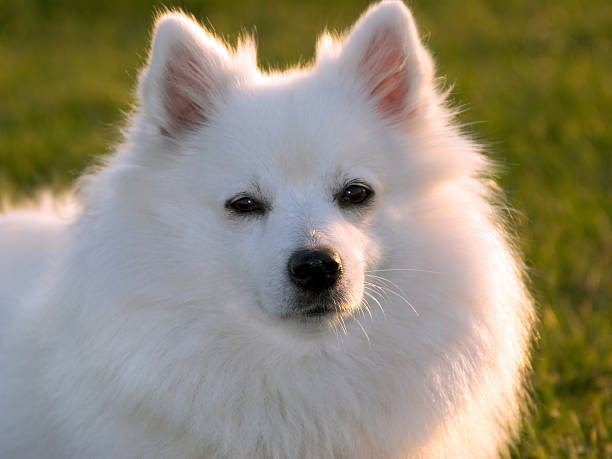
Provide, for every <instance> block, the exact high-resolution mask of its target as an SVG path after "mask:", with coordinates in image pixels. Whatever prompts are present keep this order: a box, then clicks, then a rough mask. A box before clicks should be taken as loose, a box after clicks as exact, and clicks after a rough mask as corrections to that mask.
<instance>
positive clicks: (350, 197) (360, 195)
mask: <svg viewBox="0 0 612 459" xmlns="http://www.w3.org/2000/svg"><path fill="white" fill-rule="evenodd" d="M371 195H372V190H370V189H369V188H368V187H366V186H364V185H359V184H355V183H353V184H352V185H349V186H347V187H346V188H345V189H344V190H342V192H341V193H340V194H339V195H338V203H339V204H340V205H341V206H350V205H352V204H364V203H365V202H366V201H368V199H369V198H370V196H371Z"/></svg>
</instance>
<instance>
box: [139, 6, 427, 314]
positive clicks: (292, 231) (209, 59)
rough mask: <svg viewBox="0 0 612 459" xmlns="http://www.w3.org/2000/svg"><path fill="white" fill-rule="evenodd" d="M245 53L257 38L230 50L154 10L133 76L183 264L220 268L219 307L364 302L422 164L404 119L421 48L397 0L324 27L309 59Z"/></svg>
mask: <svg viewBox="0 0 612 459" xmlns="http://www.w3.org/2000/svg"><path fill="white" fill-rule="evenodd" d="M255 62H256V58H255V54H254V50H253V49H252V45H250V44H248V43H247V44H243V45H242V46H241V47H240V49H239V51H237V52H235V53H231V52H230V51H228V50H227V49H226V48H225V47H224V46H223V45H222V44H220V43H219V42H218V41H217V40H216V39H215V38H214V37H212V36H211V35H209V34H208V33H206V31H204V30H203V29H202V28H200V27H199V26H198V25H197V24H195V23H194V22H193V21H191V20H189V19H188V18H186V17H184V16H181V15H175V14H170V15H165V16H163V17H162V18H161V19H160V21H159V22H158V25H157V29H156V34H155V39H154V44H153V49H152V53H151V58H150V61H149V65H148V67H147V69H145V71H144V72H143V76H142V79H141V87H140V93H141V101H142V104H143V115H142V118H141V122H142V123H143V126H144V129H142V130H141V132H140V135H141V136H144V135H146V136H148V138H149V140H148V142H149V144H151V142H154V144H155V147H153V149H155V150H162V151H163V152H164V153H163V154H162V155H161V157H160V158H159V160H158V161H153V162H154V163H156V166H155V167H157V168H158V174H152V176H153V177H155V179H154V180H157V182H156V184H155V185H154V186H155V187H159V189H160V192H159V196H161V198H160V199H162V200H163V201H164V202H165V203H166V205H164V204H162V203H159V202H156V203H155V205H156V206H157V210H156V212H160V213H163V212H164V208H165V209H167V211H168V213H169V214H168V215H167V216H166V217H165V218H164V219H163V220H165V221H169V220H172V221H173V222H174V224H173V225H171V229H170V230H168V232H169V233H171V239H172V240H173V248H172V250H173V253H174V254H175V255H174V256H177V255H176V253H177V252H179V253H181V255H180V257H181V259H182V260H183V264H184V265H185V273H189V274H186V275H188V276H195V277H196V278H197V276H198V275H201V276H202V277H203V278H206V277H208V280H207V281H206V282H203V284H205V285H207V286H208V287H210V280H211V279H213V280H215V281H217V282H221V283H222V285H220V286H219V287H220V290H222V291H223V292H224V294H223V295H224V298H223V299H224V300H225V301H224V303H226V304H228V305H229V307H236V308H238V309H244V308H247V309H250V312H251V313H253V314H263V315H264V316H268V317H273V318H283V319H287V320H291V319H298V320H300V321H310V322H316V323H327V322H328V321H330V320H331V321H334V320H336V319H338V318H342V317H343V316H346V315H350V314H353V313H355V311H359V310H362V308H367V307H368V301H367V284H368V282H367V272H368V270H372V269H374V267H375V266H376V264H377V262H378V260H379V258H380V257H381V253H382V247H386V248H387V249H388V248H389V247H390V246H392V243H391V242H390V241H389V240H386V238H387V234H386V233H385V225H384V224H381V222H383V221H384V220H385V219H388V218H393V213H394V211H396V210H397V208H398V206H401V205H403V204H405V201H406V200H405V197H402V196H400V195H401V192H400V191H399V190H403V189H405V187H404V186H403V183H402V182H404V181H406V180H410V173H411V172H410V171H411V168H412V169H414V168H415V167H418V166H415V165H416V164H417V163H416V162H412V163H411V162H410V158H407V157H406V154H405V152H406V151H407V150H410V149H414V148H416V147H415V142H416V141H415V140H414V138H415V136H413V135H411V134H410V133H409V132H407V128H406V126H408V125H409V124H410V123H411V119H412V118H414V117H417V116H422V115H420V114H419V113H418V112H419V111H420V110H421V109H422V105H423V101H422V93H426V92H427V90H428V87H429V85H430V84H431V72H432V70H431V63H430V60H429V57H428V55H427V54H426V52H425V51H424V49H423V48H422V46H421V45H420V43H419V40H418V38H417V34H416V30H415V27H414V24H413V22H412V18H411V17H410V14H409V12H408V11H407V9H406V8H405V7H403V5H401V4H399V3H389V4H386V5H385V6H384V7H378V8H374V9H372V10H371V11H370V12H368V13H367V14H366V15H365V16H364V18H362V20H361V21H360V22H359V23H358V24H357V25H356V26H355V28H354V30H353V31H352V32H351V33H350V35H349V36H348V37H347V38H346V39H343V40H334V39H332V38H331V37H329V36H324V37H323V38H322V39H321V40H320V42H319V45H318V49H317V62H316V63H315V65H314V66H313V67H312V68H310V69H306V70H302V69H298V70H294V71H292V72H290V73H287V74H283V75H274V74H272V75H263V74H261V73H260V72H259V71H258V70H257V67H256V64H255ZM424 88H425V89H424ZM151 139H153V140H151ZM395 170H402V171H408V172H406V173H399V174H398V173H396V172H395ZM412 172H413V173H414V175H415V176H419V175H422V171H418V170H417V171H412ZM170 214H171V215H170ZM198 273H199V274H198ZM207 273H208V274H207Z"/></svg>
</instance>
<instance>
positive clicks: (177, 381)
mask: <svg viewBox="0 0 612 459" xmlns="http://www.w3.org/2000/svg"><path fill="white" fill-rule="evenodd" d="M139 102H140V104H139V108H138V109H137V110H136V111H135V113H134V114H133V117H132V119H131V121H130V123H129V127H128V129H127V130H126V135H125V141H124V143H123V145H122V146H121V147H120V148H119V149H118V151H117V152H116V154H114V155H113V156H112V157H111V158H110V159H109V160H108V162H107V164H106V165H105V166H104V167H102V168H100V169H99V170H98V171H96V172H95V173H93V174H91V175H89V176H87V177H85V178H84V179H82V181H81V183H80V192H79V198H78V199H79V202H80V203H81V204H80V205H81V206H82V210H81V212H79V214H78V215H77V216H76V217H75V218H74V220H73V221H72V222H70V223H67V222H65V221H63V220H61V219H59V218H55V217H53V216H50V215H48V214H44V213H32V212H30V213H26V212H12V213H11V212H9V213H8V214H7V215H5V216H4V217H2V219H0V244H1V247H2V252H1V255H0V273H1V276H2V277H1V278H0V301H1V302H2V308H1V309H2V331H1V332H0V333H1V335H0V336H1V339H2V344H1V349H2V350H1V354H0V355H1V356H0V359H1V360H0V369H1V375H0V378H1V379H0V413H2V414H1V419H0V457H2V458H18V457H19V458H35V457H45V458H60V457H61V458H65V457H79V458H85V457H87V458H94V457H95V458H101V457H109V458H111V457H112V458H119V457H129V458H136V457H172V458H175V457H176V458H178V457H231V458H240V457H271V458H293V457H296V458H298V457H299V458H332V457H338V458H340V457H342V458H381V457H393V458H396V457H492V456H496V455H498V454H503V453H504V451H506V450H507V445H508V444H509V442H511V440H512V438H513V436H514V435H515V434H516V432H517V426H518V423H519V419H520V414H521V412H522V409H521V405H522V400H523V399H524V392H525V391H524V373H525V372H526V369H527V368H528V360H529V358H528V357H529V355H528V354H529V347H530V346H529V343H530V332H531V329H532V322H533V320H534V312H533V306H532V302H531V299H530V297H529V295H528V293H527V292H526V289H525V286H524V282H523V271H524V270H523V265H522V263H521V261H520V259H519V258H517V256H516V255H515V254H514V253H513V249H512V247H511V243H510V242H509V238H508V236H507V234H506V232H505V230H504V225H503V224H502V222H501V221H500V217H499V215H498V208H499V206H498V205H496V202H498V201H497V193H496V191H495V188H494V186H493V184H492V182H491V181H490V180H489V179H486V178H483V177H487V176H488V174H489V172H490V166H489V163H488V162H487V160H486V158H485V157H484V156H483V155H482V154H481V153H480V149H479V147H478V146H477V145H475V144H474V142H472V141H471V140H470V139H469V138H466V137H465V136H463V135H462V134H461V133H460V132H459V130H458V129H457V128H456V127H455V126H454V125H453V120H452V118H453V116H452V113H451V112H450V111H449V109H448V108H447V107H446V106H445V97H444V95H443V94H441V93H440V92H439V91H438V90H437V88H436V85H435V80H434V69H433V64H432V60H431V57H430V55H429V54H428V52H427V51H426V50H425V48H424V47H423V45H422V44H421V43H420V41H419V38H418V34H417V30H416V28H415V25H414V22H413V19H412V17H411V15H410V12H409V11H408V10H407V9H406V7H405V6H404V5H403V4H402V3H401V2H399V1H385V2H382V3H380V4H378V5H376V6H374V7H372V8H371V9H370V10H368V11H367V12H366V13H365V14H364V15H363V17H362V18H361V19H360V20H359V21H358V22H357V23H356V24H355V26H354V27H353V28H352V30H351V31H350V32H349V33H348V34H347V35H346V36H343V37H334V36H331V35H329V34H324V35H323V36H322V37H321V38H320V40H319V42H318V45H317V52H316V59H315V61H314V63H313V64H312V65H310V66H308V67H305V68H296V69H293V70H290V71H288V72H284V73H263V72H261V71H260V70H259V69H258V68H257V66H256V54H255V49H254V45H253V43H252V41H250V40H248V39H247V40H243V41H242V42H241V43H240V44H239V46H238V49H236V50H234V49H230V48H229V47H228V46H226V45H225V44H224V43H222V42H220V41H219V40H218V39H217V38H215V37H214V36H213V35H211V34H210V33H209V32H207V31H206V30H205V29H203V28H202V27H201V26H200V25H198V24H197V23H196V22H194V21H193V20H192V19H191V18H189V17H187V16H185V15H183V14H180V13H167V14H163V15H162V16H161V17H160V18H159V20H158V21H157V24H156V26H155V34H154V38H153V45H152V49H151V53H150V58H149V62H148V64H147V66H146V68H145V69H144V70H143V72H142V75H141V79H140V87H139Z"/></svg>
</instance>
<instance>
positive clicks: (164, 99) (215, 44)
mask: <svg viewBox="0 0 612 459" xmlns="http://www.w3.org/2000/svg"><path fill="white" fill-rule="evenodd" d="M231 77H232V69H231V58H230V55H229V52H228V50H227V48H226V47H225V46H224V45H223V44H222V43H221V42H219V41H218V40H217V39H216V38H215V37H214V36H212V35H211V34H209V33H208V32H206V30H204V29H203V28H202V27H201V26H200V25H199V24H197V23H196V22H195V21H194V20H192V19H191V18H189V17H187V16H185V15H184V14H181V13H166V14H164V15H162V16H161V17H160V18H159V19H158V20H157V23H156V25H155V31H154V36H153V44H152V46H151V52H150V55H149V62H148V64H147V67H146V68H145V69H144V70H143V72H142V74H141V77H140V88H139V93H140V99H141V103H142V105H143V108H144V112H145V115H146V116H147V118H148V119H150V120H151V121H152V122H153V123H155V124H156V125H157V127H158V128H159V132H160V133H161V134H162V135H164V136H167V137H177V136H179V135H180V134H182V133H184V132H185V131H189V130H193V129H194V128H196V127H197V126H199V125H201V124H202V123H205V122H206V121H207V119H208V117H209V115H210V114H211V112H212V110H213V109H214V104H215V102H216V101H217V100H218V99H219V98H220V97H222V95H223V93H224V92H225V91H226V90H227V87H228V85H229V82H230V80H231Z"/></svg>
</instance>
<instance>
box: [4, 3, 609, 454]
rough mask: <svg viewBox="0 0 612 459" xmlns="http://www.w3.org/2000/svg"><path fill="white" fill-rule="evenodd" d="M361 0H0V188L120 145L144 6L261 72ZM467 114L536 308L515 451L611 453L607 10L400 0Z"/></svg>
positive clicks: (44, 176) (48, 175)
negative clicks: (255, 52)
mask: <svg viewBox="0 0 612 459" xmlns="http://www.w3.org/2000/svg"><path fill="white" fill-rule="evenodd" d="M368 3H369V2H368V1H363V0H336V1H334V2H329V1H324V0H313V1H303V0H302V1H299V0H284V1H282V2H274V3H272V2H264V1H263V0H260V1H254V0H242V1H238V0H201V1H178V0H177V1H172V0H167V1H166V2H165V3H164V4H162V3H159V2H151V1H145V0H130V1H126V0H105V1H103V2H102V1H100V2H83V1H76V0H73V1H67V0H56V1H45V0H1V1H0V197H2V198H4V199H6V198H10V199H11V200H19V199H20V198H24V197H29V196H33V195H35V194H36V192H37V190H40V189H41V188H47V189H49V188H50V189H54V190H62V189H66V188H67V187H69V186H70V184H71V182H72V181H73V180H74V179H75V178H76V177H78V176H79V174H80V173H81V172H82V171H83V169H84V168H86V167H87V166H88V165H90V164H91V163H92V162H93V161H94V160H95V159H96V158H97V157H100V156H103V155H106V154H109V151H110V150H111V149H112V145H113V144H116V143H117V142H118V141H119V140H120V135H119V129H120V127H121V123H122V120H123V116H124V112H125V111H127V110H129V108H130V105H131V104H132V103H133V102H134V97H133V90H134V87H135V84H136V78H137V74H138V70H139V68H140V67H141V66H142V65H143V64H144V59H145V57H146V52H147V48H148V42H149V38H150V28H151V24H152V21H153V18H154V15H155V11H156V10H157V11H158V10H159V9H161V8H163V7H164V6H166V7H181V8H183V9H185V10H186V11H188V12H191V13H193V14H194V15H195V16H196V17H197V18H198V19H200V21H202V22H203V23H204V24H208V25H209V26H210V25H211V24H212V25H213V26H214V30H215V31H216V33H217V34H219V35H221V36H222V37H224V38H225V39H226V40H228V41H229V42H230V43H235V42H236V37H237V35H238V34H240V33H243V32H249V33H254V34H255V35H256V37H257V41H258V43H259V50H260V51H259V60H260V65H261V66H262V67H264V68H270V67H275V68H283V67H286V66H287V65H293V64H297V63H304V62H307V61H308V60H310V59H311V57H312V55H313V52H314V43H315V39H316V36H317V34H318V33H319V32H320V31H321V30H322V29H323V28H325V27H327V28H330V29H343V28H345V27H347V26H348V25H350V24H351V23H352V22H353V21H354V20H355V19H356V18H357V17H358V15H359V14H360V13H361V12H362V11H363V10H364V9H365V8H366V6H367V5H368ZM409 6H410V7H411V8H412V10H413V13H414V15H415V17H416V20H417V23H418V24H419V27H420V33H421V36H422V37H423V39H424V41H425V42H426V44H427V46H429V48H430V49H431V50H432V52H433V54H434V56H435V58H436V60H437V62H438V75H439V76H440V77H441V78H442V79H443V82H444V85H446V86H447V87H448V86H452V87H453V88H454V89H453V91H452V98H453V100H454V101H455V102H456V103H457V104H459V105H460V106H462V107H465V109H466V110H465V111H464V112H463V113H462V114H461V115H460V121H461V122H463V123H467V124H468V125H469V127H470V129H471V130H472V131H473V132H474V133H475V134H476V136H477V137H478V138H479V139H482V140H483V141H484V142H486V144H487V145H489V150H490V153H491V156H492V157H493V158H494V159H495V160H497V161H499V162H501V164H502V165H503V166H504V172H503V175H502V176H501V177H500V181H501V183H502V186H503V187H504V189H505V190H506V192H507V194H508V196H509V200H510V203H511V205H512V206H513V207H514V208H515V209H516V211H517V212H516V214H515V215H516V225H517V231H518V233H519V234H520V236H521V239H520V240H521V244H522V249H523V251H524V252H525V254H526V258H527V262H528V264H529V267H530V271H531V277H532V284H533V285H532V290H533V293H534V295H535V297H536V298H537V301H538V303H539V309H540V318H541V323H540V336H539V341H538V344H537V349H536V352H535V355H534V360H533V365H534V370H535V374H534V397H535V408H534V412H533V417H532V419H531V420H530V421H528V422H526V423H525V425H524V430H523V433H522V438H521V442H520V444H519V445H518V447H517V449H516V451H515V452H514V453H513V454H514V455H515V456H517V457H538V458H545V457H612V222H611V219H612V127H611V124H612V2H611V1H609V0H590V1H586V0H585V1H579V0H540V1H537V2H533V1H527V0H514V1H510V0H507V1H501V0H464V1H461V2H458V1H453V0H436V1H427V0H411V1H410V2H409Z"/></svg>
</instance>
